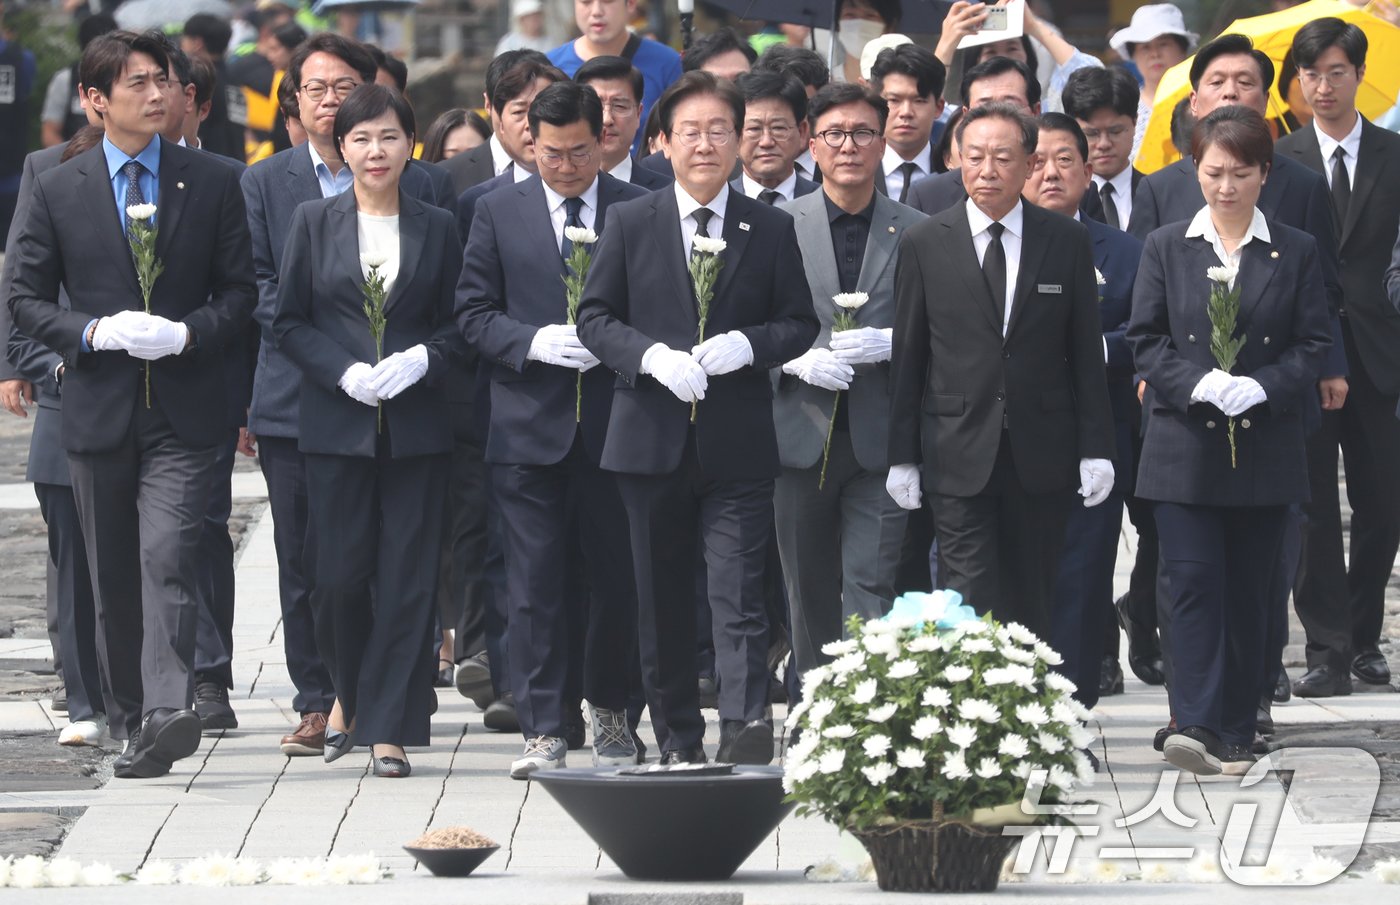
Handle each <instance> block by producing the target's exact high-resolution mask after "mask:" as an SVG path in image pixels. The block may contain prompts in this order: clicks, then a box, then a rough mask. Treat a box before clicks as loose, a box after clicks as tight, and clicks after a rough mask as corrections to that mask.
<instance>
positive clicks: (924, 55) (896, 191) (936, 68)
mask: <svg viewBox="0 0 1400 905" xmlns="http://www.w3.org/2000/svg"><path fill="white" fill-rule="evenodd" d="M947 77H948V72H947V70H946V69H944V67H943V63H942V61H940V60H939V59H938V57H936V56H934V55H933V52H932V51H931V50H928V49H927V48H924V47H920V46H919V45H917V44H902V45H900V46H899V47H890V48H887V49H885V50H882V51H880V55H879V56H877V57H876V58H875V63H874V65H872V66H871V67H870V87H871V88H873V89H874V90H875V93H877V94H879V95H880V96H881V97H883V98H884V99H885V103H887V104H889V105H890V116H889V120H888V123H887V124H886V127H885V156H884V158H883V159H882V160H881V163H880V170H879V172H878V174H877V175H876V178H875V186H876V189H877V190H878V191H880V192H881V193H883V194H886V195H889V196H890V197H891V198H897V199H899V202H900V203H901V204H904V203H907V202H908V200H909V197H910V192H911V190H912V189H913V187H914V185H915V184H916V183H917V182H918V181H919V180H920V179H923V178H924V177H926V176H928V175H929V174H930V173H932V172H933V144H932V142H930V141H929V138H930V136H931V135H932V134H933V124H934V123H936V122H938V117H939V116H940V115H941V114H942V113H943V83H944V81H945V80H946V79H947Z"/></svg>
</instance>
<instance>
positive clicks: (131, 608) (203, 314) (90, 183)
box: [8, 32, 256, 777]
mask: <svg viewBox="0 0 1400 905" xmlns="http://www.w3.org/2000/svg"><path fill="white" fill-rule="evenodd" d="M168 66H169V61H168V59H167V57H166V55H165V51H164V48H163V47H162V46H161V45H160V44H159V43H158V42H156V41H154V40H152V39H150V38H147V37H144V36H140V35H135V34H132V33H130V32H114V33H112V34H110V35H105V36H103V37H101V38H98V39H96V40H95V41H93V42H92V43H91V44H90V45H88V48H87V50H86V51H85V52H84V55H83V60H82V63H81V65H80V75H81V78H80V81H81V83H82V85H83V87H84V89H85V90H86V91H87V92H88V102H89V103H90V104H91V105H92V106H93V108H94V110H95V111H96V112H98V113H100V114H102V116H103V124H104V127H105V129H106V137H105V138H104V140H103V142H102V144H101V145H100V146H99V147H96V148H93V149H92V150H91V151H88V152H85V153H83V154H80V155H79V156H77V157H75V158H74V159H73V160H71V161H69V163H68V164H65V165H63V166H60V167H58V168H55V169H53V170H50V171H49V172H47V173H45V174H43V175H41V176H40V177H39V178H38V180H37V181H36V183H35V191H34V197H33V199H32V202H31V203H32V207H31V208H30V211H29V214H28V216H27V217H26V219H25V223H24V225H23V226H22V227H21V229H20V233H19V236H18V238H17V240H16V247H15V254H16V256H17V258H18V260H17V263H16V266H15V271H14V282H13V285H12V288H11V293H10V298H9V299H8V303H9V305H10V311H11V314H12V315H13V317H14V322H15V326H16V327H17V328H18V329H19V330H20V331H21V332H22V333H24V334H26V335H28V336H32V337H34V338H35V339H37V340H39V341H40V342H43V343H44V344H45V345H47V346H49V347H50V348H52V349H54V350H55V351H57V352H59V353H60V354H62V355H63V356H64V360H65V363H66V364H65V369H64V396H65V399H64V407H63V442H64V446H65V447H66V448H67V450H68V453H69V466H70V469H71V473H72V479H73V493H74V498H75V499H76V500H77V503H78V513H79V520H80V522H81V524H82V528H83V535H84V541H85V546H86V548H87V552H88V561H89V563H90V564H91V566H92V570H93V572H94V591H95V599H96V604H97V610H98V615H99V618H100V619H101V622H102V625H103V637H102V639H101V646H100V648H99V657H100V658H101V663H102V664H103V667H104V673H105V675H104V677H105V679H106V680H107V689H108V693H109V696H110V697H109V700H108V707H107V713H108V716H109V718H110V719H111V720H112V731H113V735H114V736H115V737H118V738H126V739H128V745H127V747H126V750H125V751H124V752H123V753H122V756H121V757H120V758H118V760H117V763H116V765H115V768H114V769H115V772H116V775H117V776H119V777H147V776H159V775H163V774H164V773H167V772H169V770H170V767H171V764H172V762H174V761H175V760H179V759H180V758H183V757H187V756H189V755H190V754H192V753H193V752H194V750H195V749H196V748H197V747H198V744H199V738H200V724H199V717H198V716H197V715H196V714H195V713H194V711H193V710H191V709H189V708H190V704H191V703H192V700H193V691H194V689H193V678H194V676H193V671H192V668H191V667H192V661H193V658H194V609H195V607H196V606H197V603H196V597H195V584H196V581H197V576H196V569H197V563H198V558H197V552H196V551H197V546H198V539H199V531H200V529H201V528H202V522H203V515H204V510H205V506H206V503H207V499H208V494H209V488H210V480H211V472H212V469H213V465H214V459H215V450H214V447H215V446H216V445H217V444H218V443H219V442H220V440H221V439H222V436H223V431H224V426H225V422H224V412H225V409H226V400H225V392H224V370H223V365H222V354H221V353H222V348H223V346H224V344H225V343H226V342H228V341H229V340H230V339H232V338H233V337H235V336H236V335H237V334H238V332H239V331H240V330H241V329H242V328H243V327H244V326H245V325H246V323H247V319H248V317H249V315H250V314H251V312H252V308H253V306H254V304H255V303H256V287H255V285H254V282H253V274H252V269H251V267H250V266H249V262H250V261H251V252H250V248H249V240H248V223H247V219H246V214H245V212H244V208H243V198H242V195H241V193H240V192H239V191H238V181H237V177H236V175H235V174H234V173H233V172H232V170H230V169H229V168H228V167H225V166H223V165H221V164H218V163H215V162H214V161H212V160H209V159H208V158H207V157H205V156H204V155H201V154H199V153H197V152H194V151H190V150H188V149H184V148H180V147H178V146H173V145H170V144H167V143H164V142H162V141H161V139H160V138H159V137H158V136H157V135H156V132H157V131H158V129H159V127H160V126H161V124H162V121H163V118H164V116H165V106H166V99H167V98H166V91H165V84H164V83H165V82H166V79H167V77H166V73H167V70H168ZM187 186H188V187H190V188H188V189H187ZM139 204H152V205H154V207H155V210H156V212H157V213H156V217H157V219H156V220H155V221H154V227H155V228H156V229H157V238H156V239H155V248H154V253H155V256H156V257H157V259H159V260H160V261H161V262H162V263H163V265H164V268H165V269H164V272H163V273H162V274H161V276H160V277H159V278H158V279H157V280H155V282H154V284H153V285H152V286H151V287H150V301H149V305H150V309H151V312H152V313H146V312H145V311H143V310H142V309H143V308H144V307H145V304H144V303H143V300H142V295H143V293H142V292H141V290H140V286H139V283H138V278H137V272H136V269H135V267H133V265H132V260H133V259H132V250H131V248H130V247H129V246H128V242H127V239H126V236H125V235H124V234H125V232H126V230H127V228H128V226H129V224H128V221H129V220H131V219H133V216H132V215H130V214H128V212H127V211H128V209H129V208H132V207H133V206H135V205H139ZM113 267H115V268H117V270H116V273H115V274H114V272H113V269H112V268H113ZM116 274H120V276H119V277H116ZM114 277H116V278H114ZM60 285H63V286H65V288H67V290H68V292H69V295H70V297H71V299H72V310H64V309H62V308H61V307H60V306H59V305H58V304H57V300H58V288H59V286H60ZM166 315H170V316H171V317H167V316H166ZM147 386H149V388H150V396H149V397H147V396H146V393H145V389H146V387H147ZM148 402H149V404H148Z"/></svg>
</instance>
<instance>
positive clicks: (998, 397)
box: [993, 393, 1006, 402]
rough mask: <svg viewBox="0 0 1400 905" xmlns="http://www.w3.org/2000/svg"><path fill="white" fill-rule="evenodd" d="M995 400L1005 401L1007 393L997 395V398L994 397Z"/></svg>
mask: <svg viewBox="0 0 1400 905" xmlns="http://www.w3.org/2000/svg"><path fill="white" fill-rule="evenodd" d="M993 398H994V399H996V401H997V402H1001V401H1002V400H1003V399H1005V398H1006V394H1005V393H997V394H996V396H994V397H993Z"/></svg>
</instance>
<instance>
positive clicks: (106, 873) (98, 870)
mask: <svg viewBox="0 0 1400 905" xmlns="http://www.w3.org/2000/svg"><path fill="white" fill-rule="evenodd" d="M79 882H80V883H81V884H82V885H83V886H115V885H117V883H118V882H120V878H119V877H118V876H117V872H116V871H115V870H113V869H112V866H111V865H110V864H102V863H100V862H94V863H92V864H88V865H86V866H84V867H83V875H82V877H81V878H80V880H79ZM0 885H3V884H0Z"/></svg>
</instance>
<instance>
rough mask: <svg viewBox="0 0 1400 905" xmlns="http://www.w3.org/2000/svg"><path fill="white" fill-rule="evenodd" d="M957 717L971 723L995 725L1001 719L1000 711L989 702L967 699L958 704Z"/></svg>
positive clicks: (979, 699)
mask: <svg viewBox="0 0 1400 905" xmlns="http://www.w3.org/2000/svg"><path fill="white" fill-rule="evenodd" d="M958 716H960V717H962V718H963V719H965V720H968V721H970V722H973V723H976V722H978V721H981V722H983V723H995V722H997V721H998V720H1000V719H1001V711H1000V710H998V709H997V708H996V705H995V704H993V703H992V702H991V701H984V700H982V699H981V698H968V699H967V700H965V701H962V702H960V703H959V704H958Z"/></svg>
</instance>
